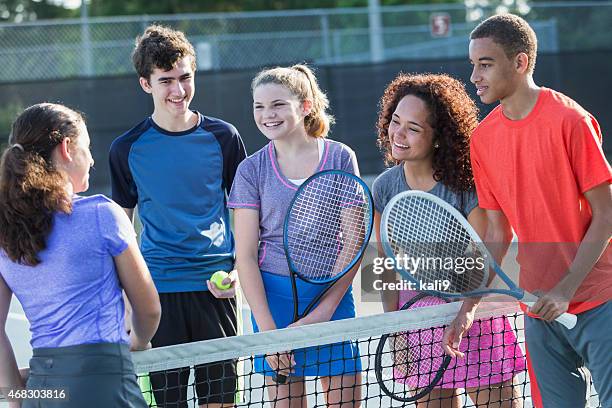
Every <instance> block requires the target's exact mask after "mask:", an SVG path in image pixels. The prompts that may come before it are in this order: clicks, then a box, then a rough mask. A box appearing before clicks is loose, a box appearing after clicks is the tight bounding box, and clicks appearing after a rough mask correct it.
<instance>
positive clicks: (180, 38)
mask: <svg viewBox="0 0 612 408" xmlns="http://www.w3.org/2000/svg"><path fill="white" fill-rule="evenodd" d="M185 57H191V68H192V69H193V70H194V71H195V69H196V55H195V50H194V49H193V45H191V43H190V42H189V41H188V40H187V38H186V37H185V34H183V33H182V32H181V31H177V30H174V29H172V28H170V27H164V26H160V25H151V26H149V27H147V28H146V30H145V32H144V34H143V35H141V36H138V37H137V38H136V47H135V48H134V51H133V52H132V62H133V63H134V68H135V69H136V72H137V73H138V76H139V77H142V78H146V79H147V80H149V79H150V77H151V74H152V73H153V70H154V69H155V68H159V69H161V70H163V71H170V70H171V69H172V68H174V66H175V65H176V63H177V62H178V61H179V60H180V59H183V58H185Z"/></svg>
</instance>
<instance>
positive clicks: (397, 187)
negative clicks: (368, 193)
mask: <svg viewBox="0 0 612 408" xmlns="http://www.w3.org/2000/svg"><path fill="white" fill-rule="evenodd" d="M408 190H412V188H410V186H409V185H408V182H407V181H406V176H405V174H404V166H403V165H402V164H398V165H397V166H394V167H391V168H390V169H387V170H386V171H385V172H384V173H382V174H381V175H379V176H378V177H377V178H376V180H374V184H373V185H372V195H373V198H374V208H375V209H376V211H378V212H379V213H381V214H382V212H383V211H384V209H385V206H386V205H387V203H389V201H390V200H391V199H392V198H393V197H394V196H395V195H397V194H399V193H402V192H404V191H408ZM428 193H430V194H433V195H435V196H437V197H439V198H441V199H442V200H444V201H446V202H447V203H449V204H450V205H452V206H453V207H455V209H456V210H457V211H459V212H460V213H461V214H463V216H464V217H466V218H467V216H468V215H470V213H471V212H472V210H473V209H474V208H476V207H477V206H478V198H477V197H476V192H475V191H474V190H471V191H469V192H465V193H463V194H459V193H455V192H454V191H451V190H450V189H449V188H448V187H446V186H445V185H444V184H442V183H437V184H436V185H435V186H434V187H433V188H432V189H431V190H429V191H428Z"/></svg>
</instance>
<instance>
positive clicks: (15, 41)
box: [0, 0, 612, 82]
mask: <svg viewBox="0 0 612 408" xmlns="http://www.w3.org/2000/svg"><path fill="white" fill-rule="evenodd" d="M510 1H511V2H512V1H514V0H510ZM478 3H481V2H480V1H478V0H466V4H467V6H466V5H464V4H446V5H439V4H437V5H419V6H384V7H380V9H379V11H378V12H377V13H375V14H373V13H372V12H371V11H370V10H369V9H368V8H340V9H317V10H297V11H270V12H249V13H214V14H185V15H170V16H146V15H145V16H136V17H112V18H90V19H87V20H62V21H57V20H56V21H48V22H33V23H22V24H0V61H2V66H3V69H2V70H0V82H18V81H32V80H40V79H55V78H70V77H98V76H110V75H121V74H126V73H132V72H133V68H132V65H131V60H130V53H131V51H132V48H133V45H134V39H135V37H136V36H137V35H138V34H140V33H142V31H143V30H144V28H145V27H146V26H147V25H149V24H151V23H160V24H165V25H170V26H172V27H175V28H177V29H180V30H182V31H184V32H185V33H186V34H187V35H188V37H189V39H190V40H191V42H192V43H193V44H194V46H195V48H196V52H197V54H198V68H199V69H200V70H205V71H206V70H215V71H221V70H235V69H245V68H253V67H261V66H270V65H276V64H287V63H292V62H296V61H307V62H311V63H314V64H317V65H333V64H345V63H366V62H383V61H390V60H424V59H425V60H428V59H447V58H457V57H463V56H466V55H467V44H468V35H469V32H470V31H471V30H472V29H473V28H474V26H475V25H476V24H477V22H478V21H479V20H480V19H482V18H483V17H486V16H488V15H491V14H493V13H495V12H496V11H499V9H496V10H495V9H492V8H491V9H488V8H486V7H481V6H479V5H478ZM518 11H520V12H521V14H523V15H524V17H525V18H526V19H527V20H528V21H530V23H531V24H532V26H533V27H534V29H535V30H536V32H537V34H538V39H539V48H540V52H543V53H557V52H560V51H575V50H609V49H612V42H611V41H610V35H609V29H610V27H611V26H612V1H605V2H557V3H534V4H531V5H527V4H526V3H525V4H522V5H521V7H519V8H518Z"/></svg>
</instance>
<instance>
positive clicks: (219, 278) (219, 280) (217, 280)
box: [210, 271, 232, 290]
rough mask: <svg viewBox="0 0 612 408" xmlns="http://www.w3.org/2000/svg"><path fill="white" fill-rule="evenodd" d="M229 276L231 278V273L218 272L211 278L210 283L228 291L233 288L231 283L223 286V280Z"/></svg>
mask: <svg viewBox="0 0 612 408" xmlns="http://www.w3.org/2000/svg"><path fill="white" fill-rule="evenodd" d="M228 276H229V273H227V272H225V271H217V272H215V273H213V274H212V276H211V277H210V281H211V282H212V283H214V284H215V286H216V287H218V288H219V289H221V290H226V289H229V288H230V287H231V286H232V284H231V283H229V284H227V285H225V284H223V280H224V279H225V278H227V277H228Z"/></svg>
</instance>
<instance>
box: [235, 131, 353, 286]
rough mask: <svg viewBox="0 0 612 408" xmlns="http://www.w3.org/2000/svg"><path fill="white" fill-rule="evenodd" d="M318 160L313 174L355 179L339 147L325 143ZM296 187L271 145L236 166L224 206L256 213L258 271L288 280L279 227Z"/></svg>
mask: <svg viewBox="0 0 612 408" xmlns="http://www.w3.org/2000/svg"><path fill="white" fill-rule="evenodd" d="M320 157H321V159H320V162H319V166H318V167H317V172H319V171H323V170H331V169H335V170H344V171H346V172H348V173H352V174H355V175H357V176H358V175H359V168H358V166H357V160H356V158H355V152H354V151H353V150H352V149H351V148H349V147H348V146H346V145H345V144H343V143H340V142H336V141H333V140H329V139H325V143H324V144H323V152H322V154H320ZM298 187H299V186H298V185H296V184H294V183H293V182H292V181H291V180H289V179H288V178H287V177H285V176H284V175H283V174H282V173H281V171H280V167H279V165H278V162H277V160H276V151H275V149H274V143H273V142H270V143H268V144H267V145H266V146H264V147H263V148H262V149H261V150H259V151H257V152H256V153H254V154H253V155H251V156H249V157H247V158H246V159H245V160H244V161H243V162H242V163H240V165H239V166H238V170H237V172H236V176H235V178H234V183H233V184H232V189H231V192H230V196H229V200H228V203H227V206H228V207H229V208H249V209H252V210H255V211H259V258H258V259H259V262H258V263H259V269H260V270H262V271H266V272H270V273H274V274H276V275H283V276H289V268H288V266H287V258H286V257H285V252H284V250H283V224H284V222H285V215H286V214H287V210H288V209H289V204H290V203H291V200H292V199H293V197H294V195H295V193H296V191H297V189H298ZM236 239H240V237H236Z"/></svg>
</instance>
